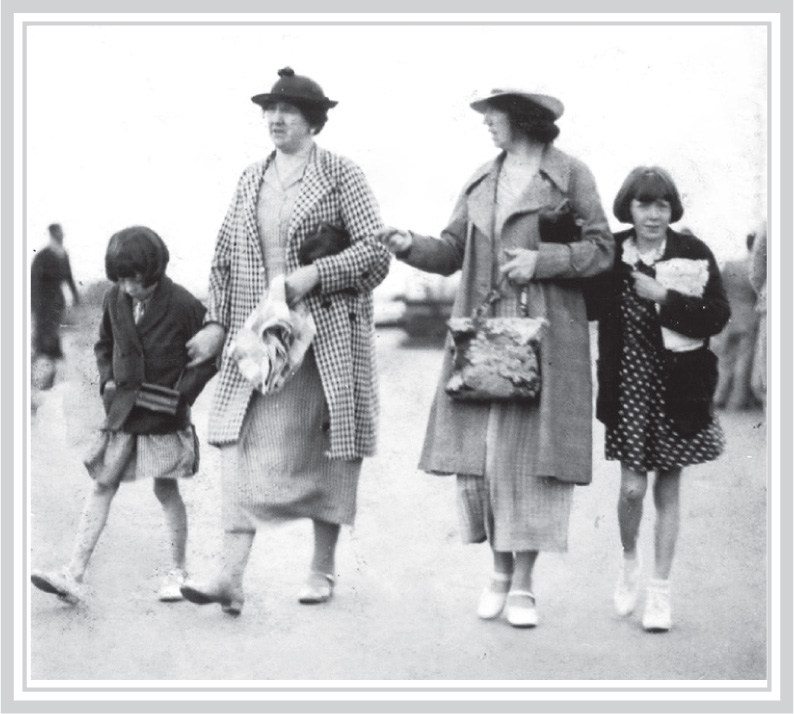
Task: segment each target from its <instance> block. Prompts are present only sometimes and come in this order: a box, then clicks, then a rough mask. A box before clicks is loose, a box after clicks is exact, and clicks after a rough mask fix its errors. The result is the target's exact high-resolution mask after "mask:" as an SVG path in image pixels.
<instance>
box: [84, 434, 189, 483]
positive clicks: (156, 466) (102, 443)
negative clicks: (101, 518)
mask: <svg viewBox="0 0 794 714" xmlns="http://www.w3.org/2000/svg"><path fill="white" fill-rule="evenodd" d="M83 463H84V464H85V467H86V469H87V470H88V473H89V474H90V475H91V478H93V479H94V480H95V481H96V482H97V483H101V484H103V485H105V486H117V485H118V484H120V483H121V482H122V481H137V480H138V479H148V478H184V477H188V476H192V475H193V474H195V473H196V472H197V471H198V467H199V445H198V438H197V437H196V430H195V429H194V427H193V426H192V425H191V426H189V427H188V428H187V429H180V430H178V431H174V432H171V433H169V434H126V433H124V432H121V431H100V432H99V434H97V436H96V438H95V439H94V441H93V443H92V444H91V445H90V447H89V449H88V452H87V453H86V456H85V458H84V459H83Z"/></svg>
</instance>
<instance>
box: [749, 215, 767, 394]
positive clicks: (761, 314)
mask: <svg viewBox="0 0 794 714" xmlns="http://www.w3.org/2000/svg"><path fill="white" fill-rule="evenodd" d="M750 284H751V285H752V286H753V289H754V290H755V292H756V293H757V295H758V300H757V302H756V304H755V310H756V313H757V315H758V337H757V338H756V344H755V354H754V356H753V369H752V374H751V378H750V385H751V389H752V392H753V396H754V397H755V398H756V399H757V400H758V401H759V402H760V403H761V405H762V406H763V407H764V408H766V221H764V223H763V224H762V225H761V227H760V228H759V229H758V231H757V232H756V234H755V243H754V244H753V249H752V255H751V262H750Z"/></svg>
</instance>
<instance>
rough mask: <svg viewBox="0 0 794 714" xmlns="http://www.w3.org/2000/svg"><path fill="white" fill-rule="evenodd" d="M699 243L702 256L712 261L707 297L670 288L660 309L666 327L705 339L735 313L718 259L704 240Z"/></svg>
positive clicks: (715, 332)
mask: <svg viewBox="0 0 794 714" xmlns="http://www.w3.org/2000/svg"><path fill="white" fill-rule="evenodd" d="M698 244H699V246H700V250H699V253H700V255H699V256H698V257H700V258H705V259H706V260H707V261H708V271H709V277H708V282H707V283H706V287H705V289H704V291H703V297H692V296H689V295H684V294H683V293H680V292H678V291H677V290H668V291H667V302H666V303H665V304H664V305H662V306H661V307H660V308H659V321H660V323H661V325H662V327H667V328H669V329H671V330H675V331H676V332H680V333H681V334H682V335H686V336H687V337H695V338H704V339H705V338H706V337H711V336H712V335H716V334H717V333H718V332H720V331H721V330H722V328H723V327H725V325H726V324H727V322H728V320H729V319H730V316H731V308H730V305H729V303H728V298H727V296H726V295H725V289H724V287H723V285H722V277H721V276H720V269H719V268H718V267H717V261H716V260H715V259H714V256H713V255H712V253H711V251H710V250H709V249H708V247H707V246H706V245H705V244H704V243H701V242H700V241H698Z"/></svg>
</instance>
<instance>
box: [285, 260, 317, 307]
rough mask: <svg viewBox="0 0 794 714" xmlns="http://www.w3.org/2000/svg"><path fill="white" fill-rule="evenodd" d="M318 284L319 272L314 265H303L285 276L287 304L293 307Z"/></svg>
mask: <svg viewBox="0 0 794 714" xmlns="http://www.w3.org/2000/svg"><path fill="white" fill-rule="evenodd" d="M319 284H320V271H319V270H317V266H315V265H303V266H301V267H300V268H298V269H297V270H295V271H294V272H292V273H290V274H289V275H288V276H287V279H286V280H285V281H284V287H285V288H286V293H287V304H288V305H289V306H290V307H295V305H297V304H298V303H299V302H300V301H301V300H303V298H305V297H306V296H307V295H308V294H309V293H310V292H311V291H312V290H314V288H316V287H317V286H318V285H319Z"/></svg>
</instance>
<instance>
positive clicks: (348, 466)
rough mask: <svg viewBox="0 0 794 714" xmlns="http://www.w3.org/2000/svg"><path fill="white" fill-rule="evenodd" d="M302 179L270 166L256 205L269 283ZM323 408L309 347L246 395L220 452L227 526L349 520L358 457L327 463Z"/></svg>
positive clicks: (277, 270) (281, 256)
mask: <svg viewBox="0 0 794 714" xmlns="http://www.w3.org/2000/svg"><path fill="white" fill-rule="evenodd" d="M300 182H301V177H298V178H297V179H296V180H295V181H294V182H292V183H290V184H289V185H282V183H281V181H280V180H279V177H278V173H277V171H276V168H275V162H273V163H271V165H270V167H269V168H268V171H267V172H266V174H265V178H264V181H263V183H262V187H261V189H260V194H259V202H258V207H257V213H258V220H259V234H260V237H261V241H262V251H263V256H264V263H265V269H266V271H267V278H268V282H270V281H271V280H272V279H273V278H274V277H275V276H277V275H280V274H283V273H284V271H285V269H286V245H287V226H288V224H289V218H290V215H291V213H292V209H293V207H294V204H295V200H296V199H297V197H298V193H299V191H300ZM329 442H330V422H329V414H328V406H327V403H326V400H325V394H324V392H323V385H322V381H321V379H320V373H319V371H318V369H317V363H316V361H315V357H314V351H313V350H312V349H311V348H310V349H309V350H308V352H307V354H306V356H305V358H304V361H303V364H302V365H301V367H300V369H299V370H298V372H297V373H296V374H295V375H294V376H293V377H292V378H291V379H289V380H288V381H287V383H286V384H285V386H284V388H283V390H282V391H280V392H278V393H277V394H266V395H263V394H261V393H259V392H257V391H255V392H254V394H253V396H252V397H251V402H250V403H249V406H248V411H247V413H246V416H245V419H244V421H243V425H242V429H241V431H240V437H239V439H238V441H237V442H235V443H234V444H230V445H228V446H224V447H221V449H222V454H223V456H222V469H223V472H224V473H223V479H224V484H225V487H224V501H225V503H224V513H225V526H226V528H227V529H248V528H251V527H252V522H251V521H250V519H249V516H254V517H256V518H259V519H262V520H277V519H286V518H302V517H305V518H312V519H319V520H323V521H327V522H329V523H337V524H352V523H353V520H354V518H355V513H356V493H357V489H358V478H359V474H360V471H361V459H357V460H353V461H338V460H331V459H328V458H327V457H326V456H325V452H326V451H327V450H328V449H329V446H330V443H329Z"/></svg>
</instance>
